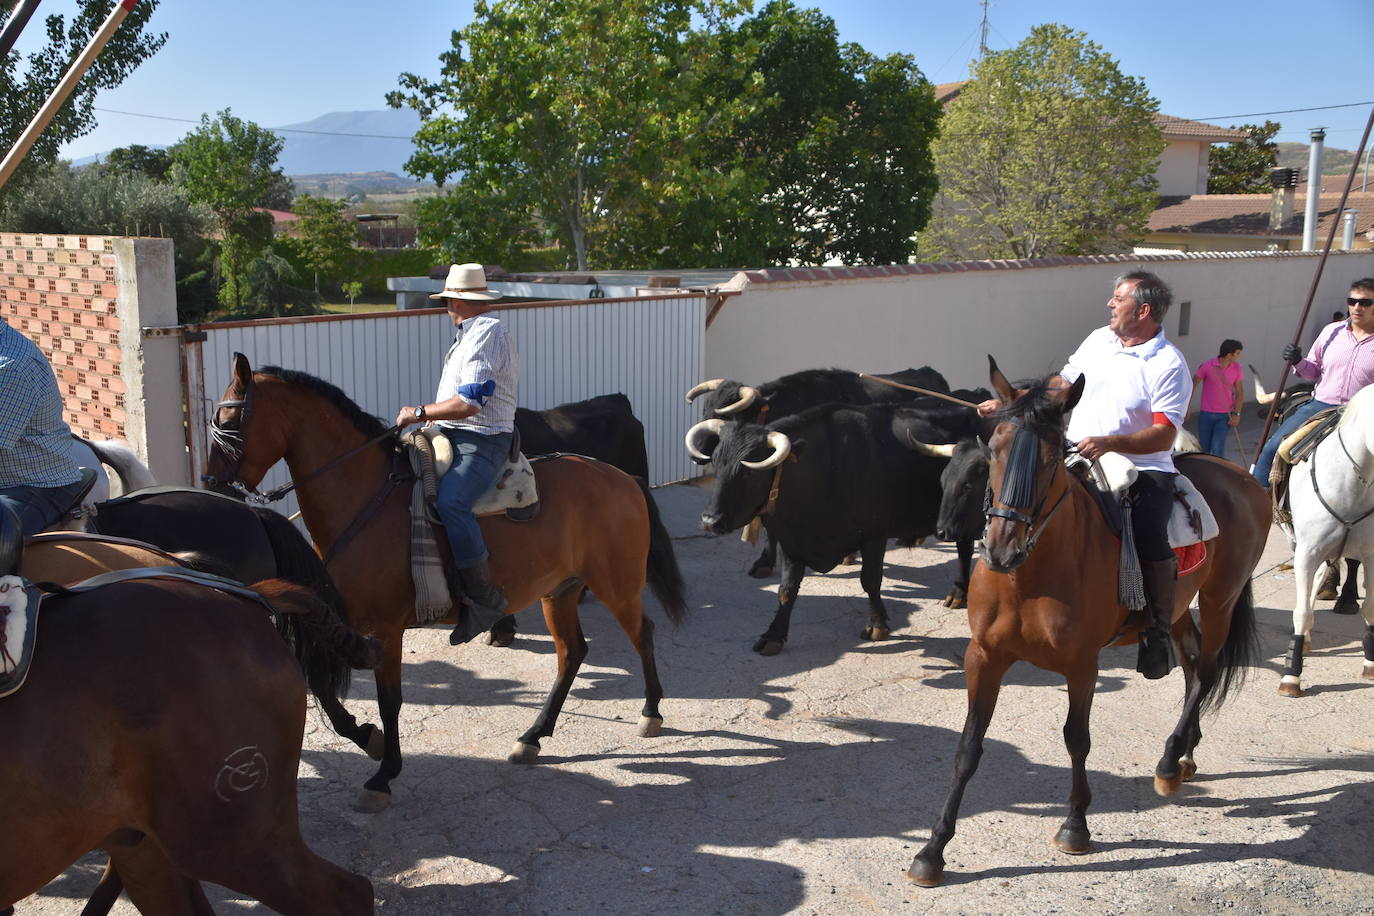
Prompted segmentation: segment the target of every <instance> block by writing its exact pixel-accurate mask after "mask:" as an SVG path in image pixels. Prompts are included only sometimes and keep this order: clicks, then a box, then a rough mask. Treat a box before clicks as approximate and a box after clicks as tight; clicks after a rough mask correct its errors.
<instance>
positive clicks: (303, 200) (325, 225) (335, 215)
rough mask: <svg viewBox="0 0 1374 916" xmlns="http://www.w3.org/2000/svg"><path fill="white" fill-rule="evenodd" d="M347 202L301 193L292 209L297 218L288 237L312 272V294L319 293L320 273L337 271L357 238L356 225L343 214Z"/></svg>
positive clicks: (346, 258)
mask: <svg viewBox="0 0 1374 916" xmlns="http://www.w3.org/2000/svg"><path fill="white" fill-rule="evenodd" d="M347 206H348V204H347V203H346V202H345V201H342V200H334V199H332V198H329V197H315V196H314V195H311V194H302V195H301V196H300V197H297V198H296V201H295V204H294V206H292V208H291V209H292V212H294V213H295V214H296V215H297V216H299V217H300V220H299V221H298V222H297V223H296V225H295V238H294V239H293V240H292V241H293V243H294V244H295V246H296V248H297V249H298V250H299V251H300V253H301V256H302V257H303V258H304V259H305V262H306V263H307V264H309V265H310V267H311V269H312V270H313V271H314V273H315V295H316V296H318V295H319V294H320V273H321V272H323V273H324V274H325V275H326V276H332V275H335V274H337V272H338V270H339V269H340V268H341V267H343V266H344V264H346V263H348V260H349V256H350V255H351V254H352V252H353V244H354V243H355V242H356V241H357V240H358V224H357V222H356V221H354V220H352V219H350V218H349V217H348V216H346V215H345V214H344V210H345V209H346V208H347Z"/></svg>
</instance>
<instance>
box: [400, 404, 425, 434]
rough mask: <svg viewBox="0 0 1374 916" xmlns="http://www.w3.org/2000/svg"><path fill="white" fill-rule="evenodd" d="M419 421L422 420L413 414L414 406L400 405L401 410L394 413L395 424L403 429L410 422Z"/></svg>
mask: <svg viewBox="0 0 1374 916" xmlns="http://www.w3.org/2000/svg"><path fill="white" fill-rule="evenodd" d="M420 422H422V421H421V420H420V418H419V417H417V416H415V408H414V407H402V408H401V412H400V413H398V414H396V425H397V426H399V427H401V429H405V428H406V427H407V426H409V425H410V424H412V423H420Z"/></svg>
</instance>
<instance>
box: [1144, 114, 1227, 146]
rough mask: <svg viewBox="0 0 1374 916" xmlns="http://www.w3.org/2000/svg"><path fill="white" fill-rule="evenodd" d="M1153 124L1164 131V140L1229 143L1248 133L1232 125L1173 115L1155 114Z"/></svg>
mask: <svg viewBox="0 0 1374 916" xmlns="http://www.w3.org/2000/svg"><path fill="white" fill-rule="evenodd" d="M1155 126H1157V127H1158V128H1159V129H1160V130H1162V131H1164V139H1166V140H1206V141H1207V142H1209V143H1230V142H1231V141H1232V140H1244V139H1245V138H1246V137H1247V136H1249V134H1247V133H1246V132H1245V131H1243V130H1237V129H1236V128H1234V127H1217V126H1216V125H1215V124H1204V123H1203V122H1201V121H1189V120H1188V119H1187V118H1176V117H1174V116H1173V115H1166V114H1157V115H1155Z"/></svg>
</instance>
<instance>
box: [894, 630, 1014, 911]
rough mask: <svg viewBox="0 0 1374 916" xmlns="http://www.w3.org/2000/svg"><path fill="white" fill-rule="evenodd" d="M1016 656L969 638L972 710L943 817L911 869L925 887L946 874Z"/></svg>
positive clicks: (966, 669)
mask: <svg viewBox="0 0 1374 916" xmlns="http://www.w3.org/2000/svg"><path fill="white" fill-rule="evenodd" d="M1011 662H1012V660H1011V659H1009V658H1002V657H997V656H992V655H990V654H989V653H988V651H987V650H986V649H985V648H984V647H982V646H980V645H978V644H977V643H975V642H973V641H972V640H970V641H969V644H968V648H967V649H966V650H965V651H964V672H965V674H966V676H967V678H968V714H967V715H966V716H965V718H964V731H963V734H961V735H960V736H959V750H958V753H956V754H955V756H954V782H953V784H952V785H951V786H950V789H949V796H948V797H947V798H946V799H945V806H944V808H943V810H941V812H940V819H939V820H937V821H936V822H935V827H934V828H933V829H932V830H931V831H930V841H929V842H927V843H926V845H925V846H923V847H922V848H921V851H920V852H918V853H917V854H916V858H915V859H913V860H912V862H911V868H909V869H907V873H906V874H907V877H908V878H910V879H911V880H912V881H913V882H915V883H916V884H919V885H920V886H921V887H935V886H937V885H939V884H940V882H942V881H943V880H944V876H945V847H946V846H947V845H949V841H950V840H951V839H953V838H954V826H955V821H956V820H957V819H958V817H959V805H960V803H961V802H962V801H963V799H964V789H966V788H967V787H968V782H969V780H970V779H972V778H973V774H974V772H975V771H976V770H977V769H978V761H979V759H980V758H981V757H982V756H983V736H984V735H985V734H986V733H987V730H988V725H989V724H990V723H991V722H992V713H993V710H994V709H996V707H997V694H998V692H999V691H1000V690H1001V689H1002V676H1003V675H1005V674H1006V673H1007V669H1008V668H1009V667H1011Z"/></svg>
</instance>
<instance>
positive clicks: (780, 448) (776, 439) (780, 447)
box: [707, 420, 792, 471]
mask: <svg viewBox="0 0 1374 916" xmlns="http://www.w3.org/2000/svg"><path fill="white" fill-rule="evenodd" d="M707 422H708V423H709V422H710V421H709V420H708V421H707ZM768 444H769V445H771V446H773V454H771V455H769V456H768V457H767V458H765V459H763V460H762V461H741V462H740V464H742V465H744V466H745V467H747V468H753V469H754V470H756V471H766V470H768V469H769V468H775V467H777V466H778V465H780V464H782V462H783V459H785V458H786V457H787V455H788V453H789V452H791V451H792V440H791V439H789V438H787V436H786V435H785V434H783V433H780V432H778V431H777V430H770V431H769V433H768Z"/></svg>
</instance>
